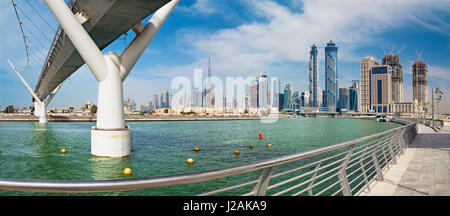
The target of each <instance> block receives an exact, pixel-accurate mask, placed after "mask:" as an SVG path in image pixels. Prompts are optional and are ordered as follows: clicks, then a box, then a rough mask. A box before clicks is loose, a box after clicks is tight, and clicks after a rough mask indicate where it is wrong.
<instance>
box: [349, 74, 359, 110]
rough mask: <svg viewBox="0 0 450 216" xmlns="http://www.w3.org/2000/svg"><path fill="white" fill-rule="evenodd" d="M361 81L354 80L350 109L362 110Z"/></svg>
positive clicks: (350, 96)
mask: <svg viewBox="0 0 450 216" xmlns="http://www.w3.org/2000/svg"><path fill="white" fill-rule="evenodd" d="M360 90H361V88H360V82H359V80H352V87H350V89H349V110H354V111H355V112H359V111H360V108H359V106H360V104H361V92H360Z"/></svg>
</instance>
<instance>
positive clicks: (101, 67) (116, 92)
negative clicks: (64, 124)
mask: <svg viewBox="0 0 450 216" xmlns="http://www.w3.org/2000/svg"><path fill="white" fill-rule="evenodd" d="M178 2H179V0H172V1H170V2H168V3H167V4H166V5H164V6H163V7H161V8H160V9H158V10H157V11H156V12H155V13H154V15H153V16H152V18H150V20H149V21H148V22H147V24H146V25H145V26H144V25H142V24H141V23H138V24H136V25H135V26H134V27H133V28H132V29H133V31H134V32H135V33H136V38H135V39H134V40H133V41H132V42H131V44H130V45H129V46H128V47H127V48H126V49H125V51H124V52H123V53H122V55H120V56H118V55H117V54H116V53H114V52H109V53H107V54H105V55H104V54H102V52H101V51H100V49H99V48H98V47H97V45H96V44H95V42H94V41H93V40H92V38H91V37H90V36H89V34H88V33H87V31H86V30H85V29H84V27H83V26H82V24H81V21H80V19H79V18H77V17H76V16H75V15H74V14H73V13H72V11H71V10H70V9H69V7H68V6H67V5H66V3H65V2H64V0H45V3H46V4H47V6H48V7H49V8H50V10H51V11H52V13H53V14H54V15H55V17H56V19H57V20H58V22H59V24H60V25H61V27H62V28H63V29H64V32H65V33H66V35H67V36H68V37H69V38H70V40H71V42H72V44H73V45H74V47H75V48H76V49H77V51H78V53H79V54H80V56H81V57H82V58H83V60H84V61H85V62H86V64H87V65H88V67H89V69H90V70H91V72H92V74H93V75H94V76H95V78H96V79H97V81H98V85H99V86H98V105H97V106H98V110H97V125H96V126H94V127H92V129H91V154H92V155H94V156H99V157H125V156H128V155H129V154H130V149H131V132H130V127H129V126H127V125H125V119H124V110H123V86H122V85H123V81H124V80H125V79H126V77H127V76H128V74H129V73H130V71H131V69H132V68H133V67H134V65H135V64H136V62H137V60H138V59H139V57H140V56H141V55H142V53H143V52H144V50H145V49H146V48H147V46H148V44H149V43H150V42H151V41H152V39H153V37H154V36H155V34H156V33H157V32H158V31H159V29H160V28H161V26H162V25H163V23H164V22H165V21H166V19H167V17H168V16H169V15H170V13H171V12H172V11H173V9H174V8H175V7H176V5H177V4H178Z"/></svg>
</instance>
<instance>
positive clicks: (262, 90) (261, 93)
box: [258, 72, 269, 109]
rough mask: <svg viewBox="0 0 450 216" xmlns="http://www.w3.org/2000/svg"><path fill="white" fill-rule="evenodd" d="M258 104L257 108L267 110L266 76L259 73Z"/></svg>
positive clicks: (267, 88)
mask: <svg viewBox="0 0 450 216" xmlns="http://www.w3.org/2000/svg"><path fill="white" fill-rule="evenodd" d="M258 88H259V89H258V103H259V108H262V109H267V108H269V81H268V80H267V74H266V73H264V72H261V75H260V76H259V83H258Z"/></svg>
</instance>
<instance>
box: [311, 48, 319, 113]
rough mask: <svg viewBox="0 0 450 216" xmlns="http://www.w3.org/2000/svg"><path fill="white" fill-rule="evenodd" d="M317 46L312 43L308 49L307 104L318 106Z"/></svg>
mask: <svg viewBox="0 0 450 216" xmlns="http://www.w3.org/2000/svg"><path fill="white" fill-rule="evenodd" d="M317 53H318V50H317V47H316V45H315V44H313V45H312V47H311V51H309V95H310V97H309V100H310V101H309V106H312V107H318V106H319V59H318V58H317Z"/></svg>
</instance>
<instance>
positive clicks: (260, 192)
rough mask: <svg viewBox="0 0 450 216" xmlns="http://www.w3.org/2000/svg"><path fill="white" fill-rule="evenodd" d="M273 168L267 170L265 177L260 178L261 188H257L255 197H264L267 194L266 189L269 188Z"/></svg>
mask: <svg viewBox="0 0 450 216" xmlns="http://www.w3.org/2000/svg"><path fill="white" fill-rule="evenodd" d="M272 169H273V167H269V168H267V171H266V175H265V176H264V178H262V182H261V187H260V188H259V190H258V192H257V193H256V196H265V195H266V192H267V187H268V186H269V182H270V177H272Z"/></svg>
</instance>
